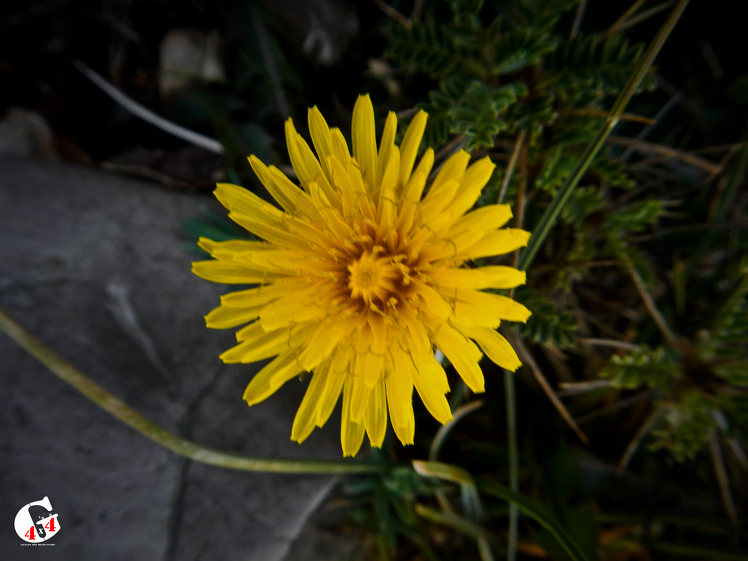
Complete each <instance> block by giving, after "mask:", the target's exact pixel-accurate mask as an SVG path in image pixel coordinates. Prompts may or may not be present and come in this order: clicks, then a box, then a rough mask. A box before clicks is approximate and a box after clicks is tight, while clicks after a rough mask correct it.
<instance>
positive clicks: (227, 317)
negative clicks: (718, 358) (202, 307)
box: [205, 306, 260, 329]
mask: <svg viewBox="0 0 748 561" xmlns="http://www.w3.org/2000/svg"><path fill="white" fill-rule="evenodd" d="M259 310H260V308H259V307H255V308H229V307H227V306H219V307H218V308H216V309H214V310H213V311H211V312H210V313H209V314H208V315H207V316H205V325H206V326H208V327H210V328H211V329H226V328H228V327H236V326H237V325H243V324H245V323H247V322H249V321H252V320H254V319H257V318H258V317H259V316H260V311H259Z"/></svg>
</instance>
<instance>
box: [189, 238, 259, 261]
mask: <svg viewBox="0 0 748 561" xmlns="http://www.w3.org/2000/svg"><path fill="white" fill-rule="evenodd" d="M197 245H198V246H200V247H201V248H202V249H204V250H205V251H207V252H208V253H210V255H211V257H215V258H216V259H233V256H234V254H235V253H240V252H245V251H257V250H262V249H268V248H270V247H272V246H271V245H270V244H268V243H265V242H254V241H249V240H226V241H220V242H217V241H213V240H210V239H208V238H203V237H201V238H199V239H198V240H197Z"/></svg>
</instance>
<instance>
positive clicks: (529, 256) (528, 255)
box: [517, 0, 688, 270]
mask: <svg viewBox="0 0 748 561" xmlns="http://www.w3.org/2000/svg"><path fill="white" fill-rule="evenodd" d="M687 4H688V0H680V1H679V2H678V4H677V5H676V6H675V8H673V11H672V12H670V15H669V16H668V18H667V20H666V21H665V23H664V24H663V25H662V27H661V28H660V30H659V31H658V32H657V35H656V36H655V38H654V40H653V41H652V43H651V44H650V45H649V47H648V48H647V50H646V51H645V52H644V55H642V58H641V60H640V61H639V64H638V65H637V67H636V70H635V71H634V73H633V74H632V75H631V77H630V78H629V81H628V82H627V83H626V85H625V86H624V88H623V91H621V93H620V94H619V96H618V99H616V102H615V104H614V105H613V108H612V109H611V110H610V114H609V115H608V116H607V118H606V119H605V123H603V126H602V127H601V128H600V131H599V132H598V133H597V136H596V137H595V139H594V140H593V141H592V143H591V144H590V145H589V146H588V147H587V150H586V151H585V152H584V154H583V155H582V157H581V159H580V160H579V164H578V165H577V167H576V169H575V170H574V173H572V174H571V176H570V177H569V179H568V180H567V181H566V183H565V184H564V186H563V187H562V188H561V190H560V191H559V192H558V194H557V195H556V196H555V197H554V198H553V201H551V205H550V206H549V207H548V209H547V210H546V211H545V213H544V214H543V216H542V218H541V219H540V222H539V223H538V225H537V226H536V227H535V229H534V230H533V236H532V238H530V243H528V244H527V248H526V249H525V250H524V251H523V252H522V254H521V255H520V256H519V262H518V264H517V267H518V268H519V269H522V270H526V269H527V268H528V267H529V266H530V263H532V261H533V259H535V255H536V254H537V253H538V250H539V249H540V246H541V245H542V244H543V242H544V241H545V238H546V237H547V236H548V234H549V233H550V231H551V228H552V227H553V225H554V223H555V222H556V219H557V218H558V216H559V214H561V209H563V208H564V206H566V203H567V202H568V201H569V198H570V197H571V194H572V192H573V191H574V189H575V188H576V186H577V184H578V183H579V180H580V179H582V176H584V174H585V172H586V171H587V168H588V167H589V166H590V164H591V163H592V160H593V159H594V158H595V156H596V155H597V153H598V152H599V151H600V148H601V147H602V145H603V143H604V142H605V139H606V138H608V135H610V133H611V131H612V130H613V128H614V127H615V126H616V125H617V124H618V121H619V119H620V117H621V115H622V114H623V110H624V109H625V108H626V105H627V104H628V102H629V100H630V99H631V96H633V95H634V92H635V91H636V88H638V87H639V84H640V83H641V81H642V80H643V79H644V76H646V74H647V72H648V71H649V67H650V66H652V63H653V62H654V59H655V58H656V57H657V54H658V53H659V52H660V49H661V48H662V45H663V44H664V43H665V40H666V39H667V38H668V36H669V35H670V33H671V32H672V30H673V28H674V27H675V24H676V23H677V21H678V18H680V15H681V14H682V13H683V10H684V9H685V8H686V5H687Z"/></svg>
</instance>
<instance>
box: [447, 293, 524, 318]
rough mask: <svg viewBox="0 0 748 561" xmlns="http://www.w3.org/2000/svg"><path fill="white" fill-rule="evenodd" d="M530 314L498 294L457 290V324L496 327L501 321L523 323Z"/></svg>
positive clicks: (455, 315) (515, 302) (519, 305)
mask: <svg viewBox="0 0 748 561" xmlns="http://www.w3.org/2000/svg"><path fill="white" fill-rule="evenodd" d="M531 315H532V312H530V310H528V309H527V308H526V307H525V306H523V305H522V304H520V303H519V302H517V301H516V300H512V299H511V298H508V297H506V296H501V295H500V294H491V293H488V292H481V291H479V290H470V289H463V290H458V293H457V300H456V302H455V311H454V317H455V319H456V321H458V322H459V323H464V324H465V325H473V326H480V327H498V326H499V323H500V321H501V320H507V321H519V322H521V323H525V322H526V321H527V318H529V317H530V316H531Z"/></svg>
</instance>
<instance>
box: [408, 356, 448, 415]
mask: <svg viewBox="0 0 748 561" xmlns="http://www.w3.org/2000/svg"><path fill="white" fill-rule="evenodd" d="M414 366H415V368H414V369H413V385H414V386H415V388H416V391H417V392H418V395H419V396H421V400H422V401H423V404H424V405H425V406H426V409H428V411H429V413H431V415H432V416H433V417H434V419H436V420H437V421H439V422H440V423H442V424H445V423H447V422H449V421H451V420H452V411H451V410H450V408H449V402H448V401H447V398H446V397H445V396H444V394H445V393H446V392H443V391H440V389H439V388H440V386H443V383H441V379H442V378H443V380H444V382H446V379H447V376H446V374H445V373H444V369H443V368H442V367H441V365H440V364H439V363H438V362H436V360H435V359H434V357H433V356H432V357H431V360H430V361H428V360H425V361H419V362H418V363H415V362H414ZM447 386H448V384H447Z"/></svg>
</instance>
